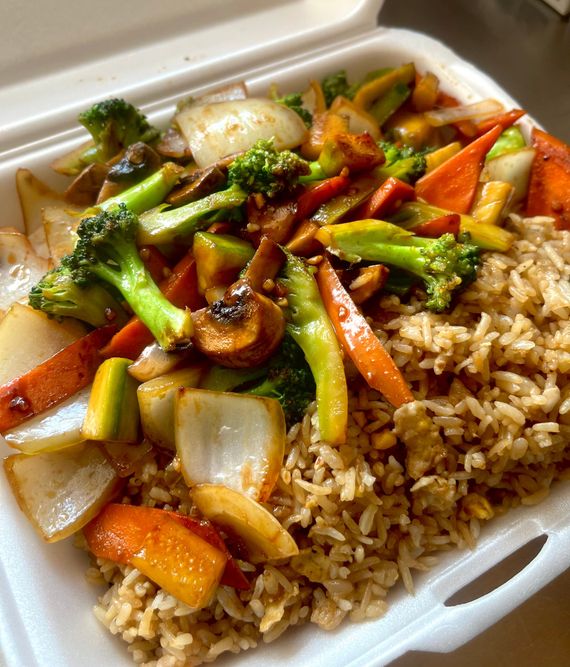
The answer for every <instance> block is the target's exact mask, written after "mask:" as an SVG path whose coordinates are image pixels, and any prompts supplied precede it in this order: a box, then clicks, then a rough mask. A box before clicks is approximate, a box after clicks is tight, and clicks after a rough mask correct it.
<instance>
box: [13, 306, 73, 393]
mask: <svg viewBox="0 0 570 667" xmlns="http://www.w3.org/2000/svg"><path fill="white" fill-rule="evenodd" d="M23 332H25V336H24V335H22V334H23ZM83 335H85V327H84V326H83V324H81V323H80V322H79V321H78V320H74V319H73V318H66V321H65V322H57V321H56V320H54V319H50V318H49V317H48V316H47V315H46V314H45V313H42V312H41V311H39V310H34V309H33V308H30V307H29V306H24V305H22V304H21V303H15V304H14V305H13V306H12V307H11V308H10V310H9V311H8V312H7V313H6V317H4V319H3V320H2V322H0V385H3V384H6V382H10V380H13V379H14V378H16V377H19V376H20V375H23V374H24V373H27V372H28V371H31V370H32V368H34V367H35V366H38V365H39V364H41V363H42V362H44V361H46V359H49V357H51V356H53V355H54V354H57V352H59V351H60V350H63V348H64V347H67V346H68V345H71V343H73V342H74V341H76V340H77V339H78V338H81V336H83Z"/></svg>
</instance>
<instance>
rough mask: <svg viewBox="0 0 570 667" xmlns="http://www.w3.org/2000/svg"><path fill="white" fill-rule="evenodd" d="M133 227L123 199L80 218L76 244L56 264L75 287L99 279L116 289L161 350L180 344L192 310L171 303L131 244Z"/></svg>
mask: <svg viewBox="0 0 570 667" xmlns="http://www.w3.org/2000/svg"><path fill="white" fill-rule="evenodd" d="M137 227H138V218H137V216H136V215H135V214H134V213H132V212H131V211H129V210H128V209H127V207H126V206H125V204H120V205H118V206H116V207H114V208H112V209H111V210H108V211H101V212H100V213H98V214H97V215H95V216H93V217H86V218H83V219H82V220H81V222H80V224H79V227H78V228H77V235H78V237H79V238H78V241H77V244H76V246H75V249H74V251H73V252H72V253H71V254H70V255H66V256H65V257H64V258H63V259H62V261H61V264H62V266H63V267H64V268H65V269H67V270H68V271H69V272H70V275H71V276H72V277H73V280H74V281H75V282H76V283H77V284H78V285H79V287H87V286H89V285H91V284H93V283H96V282H97V281H98V280H102V281H103V282H106V283H108V284H109V285H111V286H112V287H114V288H115V289H116V290H117V291H118V292H120V293H121V294H122V296H123V298H124V299H125V301H127V303H128V304H129V305H130V307H131V308H132V309H133V311H134V312H135V313H136V315H138V316H139V318H140V319H141V321H142V322H143V324H145V325H146V326H147V327H148V328H149V329H150V331H151V332H152V334H153V336H154V337H155V338H156V340H157V341H158V343H159V344H160V346H161V347H162V348H163V349H164V350H166V351H169V350H173V349H174V348H176V347H184V346H186V345H188V344H189V343H190V337H191V336H192V333H193V325H192V316H191V314H190V311H188V310H182V309H180V308H177V307H176V306H174V305H172V304H171V303H170V301H168V299H167V298H166V297H165V296H164V294H162V292H161V291H160V290H159V288H158V287H157V285H156V283H155V282H154V281H153V279H152V278H151V276H150V274H149V273H148V271H147V270H146V268H145V266H144V264H143V262H142V259H141V257H140V255H139V251H138V248H137V246H136V244H135V236H136V233H137Z"/></svg>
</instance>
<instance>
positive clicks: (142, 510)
mask: <svg viewBox="0 0 570 667" xmlns="http://www.w3.org/2000/svg"><path fill="white" fill-rule="evenodd" d="M165 514H166V515H168V516H169V517H171V518H172V519H174V520H175V521H178V522H179V523H180V524H182V525H183V526H184V527H185V528H187V529H188V530H191V531H192V532H193V533H195V534H196V535H197V536H198V537H200V538H201V539H203V540H204V541H206V542H208V543H209V544H211V545H212V546H213V547H215V548H216V549H218V550H219V551H221V552H222V553H224V554H225V556H226V558H227V564H226V569H225V570H224V574H223V576H222V579H221V583H222V584H224V585H227V586H233V587H234V588H239V589H241V590H245V589H247V588H249V582H248V580H247V579H246V577H245V575H244V574H243V572H242V571H241V570H240V568H239V566H238V564H237V563H236V562H235V560H234V559H233V558H232V556H231V554H230V552H229V550H228V548H227V547H226V544H225V542H224V541H223V540H222V538H221V537H220V535H219V533H218V531H217V530H216V529H215V528H214V526H212V524H211V523H210V522H209V521H205V520H203V521H199V520H198V519H194V518H192V517H189V516H185V515H183V514H179V513H178V512H172V511H167V510H162V509H158V508H156V507H139V506H135V505H123V504H120V503H110V504H109V505H107V506H106V507H105V508H104V509H103V510H102V511H101V512H100V513H99V514H98V515H97V516H96V517H95V518H94V519H93V520H92V521H90V522H89V523H88V524H87V525H86V526H85V527H84V528H83V534H84V535H85V539H86V540H87V544H88V546H89V549H90V550H91V552H92V553H93V555H95V556H96V557H97V558H107V559H108V560H112V561H114V562H115V563H124V564H127V563H130V562H131V560H132V558H133V557H134V555H135V553H136V552H137V551H139V550H140V549H141V547H142V544H143V542H144V539H145V537H146V536H147V535H148V533H149V532H150V531H151V530H152V529H153V528H154V527H155V526H156V525H157V523H158V522H159V520H160V519H161V517H162V516H163V515H165Z"/></svg>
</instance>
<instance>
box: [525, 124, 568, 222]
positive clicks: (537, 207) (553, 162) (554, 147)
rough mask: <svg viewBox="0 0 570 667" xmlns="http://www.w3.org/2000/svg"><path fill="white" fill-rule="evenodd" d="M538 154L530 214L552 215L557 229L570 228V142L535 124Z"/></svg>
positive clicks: (528, 203)
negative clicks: (567, 142) (538, 127)
mask: <svg viewBox="0 0 570 667" xmlns="http://www.w3.org/2000/svg"><path fill="white" fill-rule="evenodd" d="M532 146H533V148H534V149H535V150H536V155H535V156H534V160H533V163H532V169H531V172H530V184H529V190H528V200H527V208H526V213H527V215H530V216H532V215H551V216H552V217H553V218H555V219H556V227H557V229H570V146H568V144H565V143H564V142H563V141H560V140H559V139H556V138H555V137H553V136H552V135H550V134H548V133H546V132H543V131H542V130H539V129H537V128H535V129H534V130H533V132H532Z"/></svg>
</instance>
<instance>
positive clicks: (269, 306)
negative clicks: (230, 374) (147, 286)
mask: <svg viewBox="0 0 570 667" xmlns="http://www.w3.org/2000/svg"><path fill="white" fill-rule="evenodd" d="M193 317H194V338H193V342H194V345H195V347H196V349H198V350H199V351H200V352H202V353H203V354H205V355H206V356H207V357H209V358H210V359H212V360H214V361H216V362H217V363H219V364H221V365H222V366H228V367H230V368H249V367H252V366H257V365H258V364H262V363H263V362H264V361H266V360H267V359H268V358H269V357H270V356H271V355H272V354H273V353H274V352H275V350H276V349H277V347H278V346H279V344H280V343H281V340H282V339H283V335H284V333H285V318H284V316H283V312H282V310H281V308H279V306H277V304H275V303H274V302H273V301H272V300H271V299H269V298H268V297H266V296H263V295H262V294H260V293H259V292H256V291H255V290H254V289H253V288H252V287H251V285H250V283H249V282H248V281H247V280H245V279H241V280H238V281H237V282H235V283H234V284H233V285H231V286H230V287H229V288H228V289H227V291H226V293H225V295H224V298H223V299H220V300H219V301H215V302H214V303H213V304H212V305H211V306H209V307H208V308H203V309H202V310H198V311H196V312H195V313H194V314H193Z"/></svg>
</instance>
